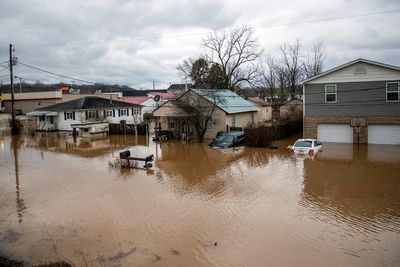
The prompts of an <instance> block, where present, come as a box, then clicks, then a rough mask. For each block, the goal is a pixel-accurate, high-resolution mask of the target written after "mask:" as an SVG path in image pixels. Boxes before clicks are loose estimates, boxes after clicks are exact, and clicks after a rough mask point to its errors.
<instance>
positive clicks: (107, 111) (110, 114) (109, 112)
mask: <svg viewBox="0 0 400 267" xmlns="http://www.w3.org/2000/svg"><path fill="white" fill-rule="evenodd" d="M112 116H113V111H112V110H106V118H108V117H112Z"/></svg>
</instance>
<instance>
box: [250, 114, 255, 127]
mask: <svg viewBox="0 0 400 267" xmlns="http://www.w3.org/2000/svg"><path fill="white" fill-rule="evenodd" d="M250 118H251V124H254V113H251V114H250Z"/></svg>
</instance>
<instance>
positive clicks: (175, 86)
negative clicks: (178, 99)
mask: <svg viewBox="0 0 400 267" xmlns="http://www.w3.org/2000/svg"><path fill="white" fill-rule="evenodd" d="M192 86H193V85H192V84H186V83H172V84H171V85H170V86H169V87H168V89H167V92H168V93H181V92H186V91H187V90H189V89H190V88H192Z"/></svg>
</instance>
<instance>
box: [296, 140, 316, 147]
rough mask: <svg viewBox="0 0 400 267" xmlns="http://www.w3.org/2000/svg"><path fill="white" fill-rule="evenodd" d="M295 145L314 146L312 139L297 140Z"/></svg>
mask: <svg viewBox="0 0 400 267" xmlns="http://www.w3.org/2000/svg"><path fill="white" fill-rule="evenodd" d="M294 147H312V141H297V142H296V143H295V144H294Z"/></svg>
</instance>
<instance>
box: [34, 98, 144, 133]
mask: <svg viewBox="0 0 400 267" xmlns="http://www.w3.org/2000/svg"><path fill="white" fill-rule="evenodd" d="M141 108H142V106H140V105H135V104H130V103H126V102H122V101H117V100H110V99H105V98H101V97H96V96H87V97H82V98H79V99H75V100H71V101H67V102H62V103H58V104H55V105H51V106H47V107H44V108H39V109H35V110H34V111H32V112H29V113H28V114H27V115H28V116H31V117H35V118H36V130H40V131H51V130H60V131H72V130H73V127H71V125H72V124H83V123H92V122H108V123H121V122H122V121H124V122H125V123H126V124H138V123H141V122H142V115H141V114H142V111H141Z"/></svg>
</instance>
